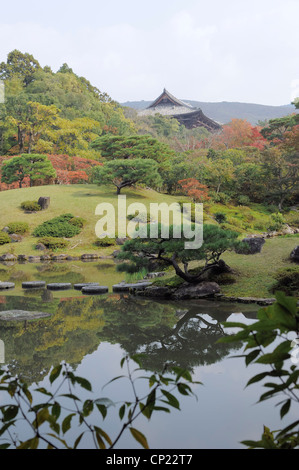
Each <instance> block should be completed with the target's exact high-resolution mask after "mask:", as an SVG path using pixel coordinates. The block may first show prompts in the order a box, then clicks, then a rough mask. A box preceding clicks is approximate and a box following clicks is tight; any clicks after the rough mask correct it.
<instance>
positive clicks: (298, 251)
mask: <svg viewBox="0 0 299 470" xmlns="http://www.w3.org/2000/svg"><path fill="white" fill-rule="evenodd" d="M290 258H291V260H292V261H294V262H295V263H299V245H298V246H296V248H294V249H293V251H292V253H291V255H290Z"/></svg>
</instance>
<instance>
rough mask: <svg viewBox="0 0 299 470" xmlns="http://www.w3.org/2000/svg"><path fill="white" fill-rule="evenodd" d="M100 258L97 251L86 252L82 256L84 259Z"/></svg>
mask: <svg viewBox="0 0 299 470" xmlns="http://www.w3.org/2000/svg"><path fill="white" fill-rule="evenodd" d="M98 258H99V255H97V254H96V253H92V254H86V255H82V256H81V260H82V261H86V260H93V259H98Z"/></svg>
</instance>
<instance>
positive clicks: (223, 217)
mask: <svg viewBox="0 0 299 470" xmlns="http://www.w3.org/2000/svg"><path fill="white" fill-rule="evenodd" d="M215 220H216V221H217V222H218V224H223V223H224V222H226V215H225V214H224V213H223V212H216V214H215Z"/></svg>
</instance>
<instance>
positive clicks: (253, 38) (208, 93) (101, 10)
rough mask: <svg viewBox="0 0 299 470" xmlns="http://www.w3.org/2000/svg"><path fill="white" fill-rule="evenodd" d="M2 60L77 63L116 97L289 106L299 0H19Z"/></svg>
mask: <svg viewBox="0 0 299 470" xmlns="http://www.w3.org/2000/svg"><path fill="white" fill-rule="evenodd" d="M1 3H2V5H1V4H0V62H2V61H6V59H7V55H8V53H9V52H10V51H12V50H14V49H18V50H20V51H21V52H28V53H30V54H33V55H34V57H35V58H36V59H37V60H38V61H39V63H40V64H41V66H43V67H44V66H46V65H48V66H50V67H51V68H52V70H53V71H54V72H56V71H57V70H58V69H59V68H60V66H61V65H62V64H64V63H67V64H68V65H69V67H71V68H72V69H73V70H74V72H75V73H76V74H77V75H80V76H84V77H86V78H87V79H88V80H89V81H90V82H91V83H92V84H93V85H94V86H96V87H97V88H99V89H100V90H101V91H102V92H106V93H108V94H109V95H110V96H111V97H112V98H113V99H114V100H116V101H119V102H121V103H122V102H126V101H140V100H145V101H152V100H154V99H156V98H157V97H158V96H159V95H160V94H161V93H162V91H163V88H167V90H168V91H169V92H170V93H172V94H173V95H175V96H176V97H177V98H179V99H186V100H196V101H205V102H219V101H235V102H243V103H257V104H264V105H273V106H279V105H285V104H290V103H291V102H292V100H293V99H294V98H295V97H297V96H299V28H298V18H299V0H250V1H248V0H225V1H224V0H205V1H204V0H150V1H149V0H146V1H145V0H110V1H107V0H105V1H103V0H84V1H78V0H51V1H48V0H44V1H41V0H26V2H24V1H23V0H15V1H14V2H1Z"/></svg>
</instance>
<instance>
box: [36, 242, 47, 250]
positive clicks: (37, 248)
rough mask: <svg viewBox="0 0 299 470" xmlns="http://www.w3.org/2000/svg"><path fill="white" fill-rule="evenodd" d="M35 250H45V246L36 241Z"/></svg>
mask: <svg viewBox="0 0 299 470" xmlns="http://www.w3.org/2000/svg"><path fill="white" fill-rule="evenodd" d="M35 249H36V250H41V251H45V250H46V249H47V248H46V246H45V245H44V244H43V243H38V244H37V245H36V247H35Z"/></svg>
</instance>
